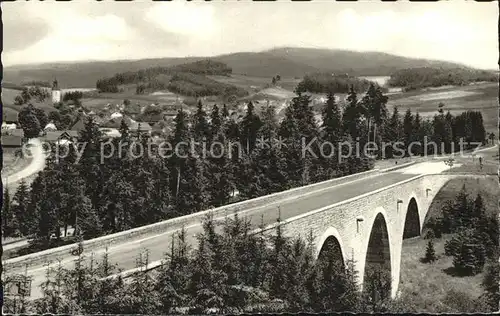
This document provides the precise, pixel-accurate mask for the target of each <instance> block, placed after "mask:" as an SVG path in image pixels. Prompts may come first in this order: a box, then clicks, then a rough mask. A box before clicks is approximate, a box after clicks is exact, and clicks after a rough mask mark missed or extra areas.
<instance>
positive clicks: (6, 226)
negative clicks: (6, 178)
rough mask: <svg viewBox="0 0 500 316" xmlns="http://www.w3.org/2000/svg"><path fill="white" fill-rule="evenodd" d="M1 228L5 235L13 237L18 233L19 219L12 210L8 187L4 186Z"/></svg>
mask: <svg viewBox="0 0 500 316" xmlns="http://www.w3.org/2000/svg"><path fill="white" fill-rule="evenodd" d="M2 229H3V236H5V237H15V236H17V235H18V234H19V221H18V219H17V218H16V216H15V214H14V212H13V208H12V201H11V197H10V193H9V188H8V187H5V191H4V194H3V201H2Z"/></svg>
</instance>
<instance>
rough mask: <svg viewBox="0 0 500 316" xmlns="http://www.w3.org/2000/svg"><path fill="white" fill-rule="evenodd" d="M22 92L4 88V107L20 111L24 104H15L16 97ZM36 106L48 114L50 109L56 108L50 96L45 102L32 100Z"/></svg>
mask: <svg viewBox="0 0 500 316" xmlns="http://www.w3.org/2000/svg"><path fill="white" fill-rule="evenodd" d="M20 93H21V91H19V90H14V89H5V88H2V103H3V107H4V108H9V109H12V110H13V111H17V112H19V111H20V110H21V108H22V106H19V105H15V104H14V99H15V97H16V96H18V95H19V94H20ZM30 102H31V103H32V104H33V105H34V106H35V107H39V108H42V109H43V110H45V112H47V114H48V113H49V112H50V111H54V110H55V108H54V107H53V106H52V100H51V99H50V98H47V99H46V100H45V101H44V102H37V101H36V100H34V99H33V100H31V101H30Z"/></svg>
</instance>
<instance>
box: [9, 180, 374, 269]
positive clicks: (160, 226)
mask: <svg viewBox="0 0 500 316" xmlns="http://www.w3.org/2000/svg"><path fill="white" fill-rule="evenodd" d="M379 172H380V171H379V170H369V171H365V172H361V173H357V174H353V175H349V176H345V177H341V178H336V179H331V180H327V181H322V182H318V183H315V184H311V185H307V186H302V187H298V188H294V189H290V190H286V191H282V192H277V193H273V194H270V195H266V196H262V197H258V198H254V199H250V200H246V201H242V202H238V203H233V204H229V205H226V206H222V207H218V208H214V209H209V210H206V211H202V212H197V213H193V214H189V215H186V216H181V217H177V218H173V219H169V220H165V221H161V222H158V223H155V224H150V225H146V226H141V227H137V228H133V229H130V230H126V231H123V232H118V233H115V234H110V235H106V236H102V237H98V238H94V239H91V240H86V241H84V242H83V246H84V248H85V249H89V250H95V249H99V248H105V247H110V246H113V245H116V244H119V243H121V242H123V241H130V240H133V239H139V238H144V237H148V236H153V235H155V234H161V233H165V232H168V231H172V230H176V229H181V228H182V227H188V226H191V225H196V224H199V222H200V221H202V220H203V218H204V217H205V216H207V215H209V214H212V215H213V216H214V218H221V217H224V216H231V215H232V214H234V213H235V212H237V213H245V212H247V211H248V210H251V209H254V208H259V207H263V206H267V205H269V204H273V203H278V202H280V201H283V200H291V199H298V198H300V197H301V196H302V195H304V194H309V193H311V192H315V191H318V190H322V189H326V188H328V187H331V186H335V185H339V184H342V183H346V182H350V181H355V180H358V179H363V178H366V177H370V176H374V175H377V174H379ZM75 247H77V244H70V245H66V246H62V247H57V248H52V249H47V250H44V251H40V252H36V253H33V254H28V255H24V256H20V257H16V258H12V259H8V260H5V261H4V262H3V265H4V269H6V270H8V271H12V270H18V269H25V268H26V267H28V269H29V268H30V267H32V266H36V265H43V264H45V263H47V262H50V261H54V260H55V258H60V259H65V258H69V257H71V254H70V251H71V250H72V249H74V248H75Z"/></svg>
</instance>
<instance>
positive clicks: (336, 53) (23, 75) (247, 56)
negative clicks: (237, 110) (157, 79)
mask: <svg viewBox="0 0 500 316" xmlns="http://www.w3.org/2000/svg"><path fill="white" fill-rule="evenodd" d="M209 58H210V59H211V60H214V61H217V62H222V63H225V64H227V65H228V66H229V67H231V68H232V70H233V74H244V75H246V76H253V77H272V76H274V75H276V74H280V75H281V77H296V78H299V77H303V76H304V75H306V74H310V73H317V72H324V71H332V72H341V73H345V72H348V73H349V74H351V75H359V76H361V75H364V76H386V75H390V74H391V73H392V72H394V71H396V70H400V69H404V68H414V67H430V66H432V67H443V68H454V67H464V66H463V65H459V64H454V63H450V62H444V61H432V60H426V59H415V58H407V57H401V56H396V55H391V54H386V53H378V52H354V51H346V50H332V49H316V48H295V47H285V48H276V49H271V50H267V51H263V52H240V53H232V54H226V55H220V56H215V57H209ZM203 59H207V57H186V58H155V59H142V60H120V61H88V62H72V63H50V64H37V65H22V66H11V67H6V68H4V78H3V80H4V81H5V82H11V83H21V82H26V81H30V80H44V81H52V80H53V78H54V77H57V79H58V81H59V83H60V85H61V87H62V88H88V87H95V83H96V81H97V80H98V79H99V78H102V77H111V76H113V75H114V74H116V73H122V72H128V71H138V70H140V69H145V68H149V67H171V66H175V65H180V64H185V63H190V62H194V61H199V60H203Z"/></svg>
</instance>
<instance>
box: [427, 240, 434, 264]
mask: <svg viewBox="0 0 500 316" xmlns="http://www.w3.org/2000/svg"><path fill="white" fill-rule="evenodd" d="M434 261H436V251H435V250H434V242H433V241H432V239H431V240H429V242H428V243H427V248H426V249H425V262H430V263H432V262H434Z"/></svg>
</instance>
